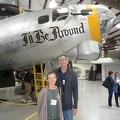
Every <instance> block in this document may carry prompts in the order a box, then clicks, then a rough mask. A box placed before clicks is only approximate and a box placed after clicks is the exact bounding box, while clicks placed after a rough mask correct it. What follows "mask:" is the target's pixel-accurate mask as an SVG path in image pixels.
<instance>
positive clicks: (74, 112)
mask: <svg viewBox="0 0 120 120" xmlns="http://www.w3.org/2000/svg"><path fill="white" fill-rule="evenodd" d="M72 112H73V116H74V115H76V114H77V109H74V108H73V109H72Z"/></svg>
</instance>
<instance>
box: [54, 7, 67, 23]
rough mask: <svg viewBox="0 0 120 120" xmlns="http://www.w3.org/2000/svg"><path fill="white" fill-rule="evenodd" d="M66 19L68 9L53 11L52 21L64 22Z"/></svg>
mask: <svg viewBox="0 0 120 120" xmlns="http://www.w3.org/2000/svg"><path fill="white" fill-rule="evenodd" d="M67 17H68V8H57V9H54V10H53V14H52V20H53V21H56V20H57V21H60V20H65V19H66V18H67Z"/></svg>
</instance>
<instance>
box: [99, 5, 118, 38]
mask: <svg viewBox="0 0 120 120" xmlns="http://www.w3.org/2000/svg"><path fill="white" fill-rule="evenodd" d="M97 11H98V16H99V23H100V31H101V34H102V40H106V39H107V37H108V34H109V32H110V30H111V29H112V27H113V24H114V22H115V20H116V16H115V14H114V13H113V12H112V11H111V10H110V9H108V8H106V7H104V6H97Z"/></svg>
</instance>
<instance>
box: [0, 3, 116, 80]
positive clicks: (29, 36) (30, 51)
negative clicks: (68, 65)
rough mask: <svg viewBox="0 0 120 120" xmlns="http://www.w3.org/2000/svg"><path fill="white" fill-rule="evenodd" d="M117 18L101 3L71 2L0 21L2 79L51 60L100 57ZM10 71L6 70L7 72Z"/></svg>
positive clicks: (0, 66)
mask: <svg viewBox="0 0 120 120" xmlns="http://www.w3.org/2000/svg"><path fill="white" fill-rule="evenodd" d="M115 19H116V17H115V15H114V13H113V12H112V11H111V10H109V9H107V8H106V7H103V6H99V5H97V6H96V5H69V6H67V7H63V6H62V7H58V8H55V9H44V10H40V11H39V10H38V11H34V12H29V13H22V14H19V15H15V16H13V17H9V18H7V19H4V20H1V21H0V56H1V57H0V70H1V75H0V79H1V80H2V79H3V77H8V78H10V80H11V79H13V76H12V77H11V74H12V73H13V69H18V68H24V67H25V66H31V65H34V64H38V63H47V62H49V61H52V60H53V59H55V58H56V57H58V56H59V55H61V54H62V53H63V52H65V53H67V54H68V55H69V57H70V58H71V59H73V58H74V59H91V60H92V59H97V58H99V55H100V43H101V42H102V40H106V38H107V36H108V34H109V32H110V30H111V28H112V26H113V24H114V21H115ZM6 70H7V72H6Z"/></svg>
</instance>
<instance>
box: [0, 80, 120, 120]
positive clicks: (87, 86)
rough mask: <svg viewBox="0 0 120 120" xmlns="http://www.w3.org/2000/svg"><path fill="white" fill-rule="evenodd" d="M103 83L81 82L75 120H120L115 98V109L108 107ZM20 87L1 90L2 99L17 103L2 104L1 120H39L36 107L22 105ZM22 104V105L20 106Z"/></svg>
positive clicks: (0, 105)
mask: <svg viewBox="0 0 120 120" xmlns="http://www.w3.org/2000/svg"><path fill="white" fill-rule="evenodd" d="M101 84H102V82H101V81H95V82H92V81H88V80H79V101H78V106H79V107H78V113H77V115H76V116H75V117H74V120H119V119H120V108H118V107H116V106H115V101H114V96H113V106H115V108H114V109H110V108H109V107H108V106H107V97H108V93H107V89H105V88H104V87H102V85H101ZM19 86H20V85H19V84H17V87H11V88H0V99H6V100H9V101H8V102H15V103H17V104H18V105H13V104H11V103H8V104H5V103H0V120H37V106H36V105H29V106H26V105H24V106H23V105H22V106H21V98H22V95H19V91H20V87H19ZM19 104H20V105H19Z"/></svg>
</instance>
